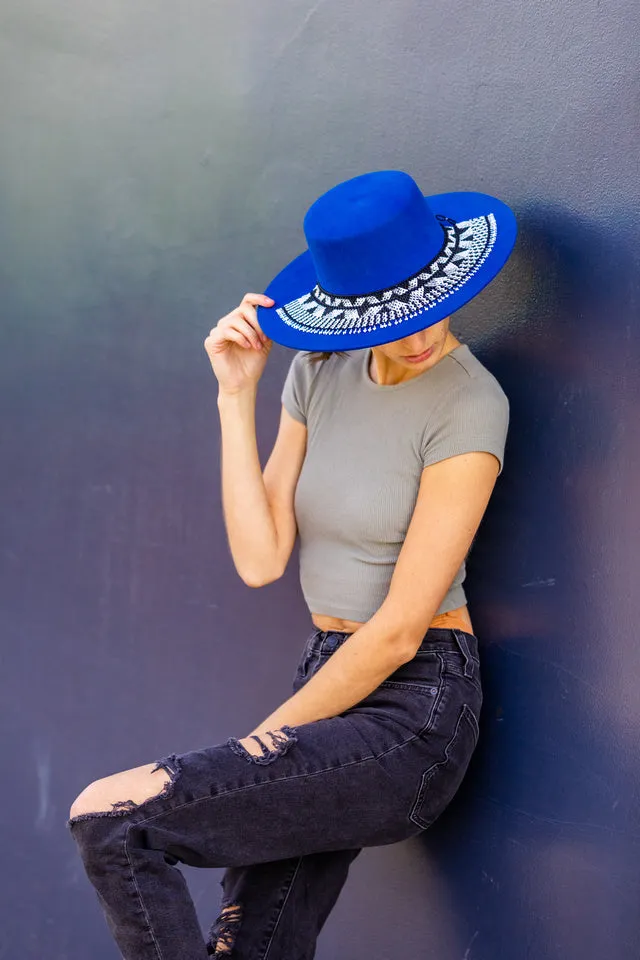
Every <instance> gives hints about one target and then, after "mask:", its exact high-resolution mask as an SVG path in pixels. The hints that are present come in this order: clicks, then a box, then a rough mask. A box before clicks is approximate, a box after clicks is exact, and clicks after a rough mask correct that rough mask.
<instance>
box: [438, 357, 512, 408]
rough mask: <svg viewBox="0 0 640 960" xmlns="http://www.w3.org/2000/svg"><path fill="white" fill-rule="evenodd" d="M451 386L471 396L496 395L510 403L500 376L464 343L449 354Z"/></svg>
mask: <svg viewBox="0 0 640 960" xmlns="http://www.w3.org/2000/svg"><path fill="white" fill-rule="evenodd" d="M447 359H449V360H450V361H451V363H450V364H449V365H448V371H449V372H450V380H451V386H452V387H453V388H454V389H457V390H459V391H460V392H462V393H465V394H467V395H468V396H469V397H480V396H488V397H490V396H494V397H495V398H496V399H497V400H502V401H503V402H506V403H507V404H508V398H507V395H506V393H505V392H504V390H503V388H502V385H501V383H500V381H499V380H498V378H497V377H496V376H495V375H494V374H493V373H492V372H491V371H490V370H489V369H488V367H486V366H485V364H484V363H482V361H481V360H480V359H479V357H477V356H476V354H475V353H473V351H472V350H471V348H470V347H469V345H468V344H466V343H463V344H461V346H459V347H456V349H455V350H452V351H451V353H449V354H447Z"/></svg>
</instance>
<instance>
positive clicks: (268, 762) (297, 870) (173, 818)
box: [68, 628, 482, 960]
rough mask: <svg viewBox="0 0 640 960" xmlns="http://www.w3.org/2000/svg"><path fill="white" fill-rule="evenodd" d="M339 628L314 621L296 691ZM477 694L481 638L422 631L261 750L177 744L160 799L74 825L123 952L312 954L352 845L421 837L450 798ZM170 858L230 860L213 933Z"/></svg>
mask: <svg viewBox="0 0 640 960" xmlns="http://www.w3.org/2000/svg"><path fill="white" fill-rule="evenodd" d="M347 636H348V634H345V633H335V632H322V631H320V630H318V629H317V628H314V630H313V631H312V633H311V634H310V636H309V637H308V639H307V641H306V644H305V647H304V650H303V653H302V656H301V659H300V662H299V665H298V670H297V673H296V676H295V680H294V690H297V689H299V688H300V687H301V686H302V685H303V684H304V683H305V682H306V681H307V680H308V679H309V677H311V676H312V675H313V673H314V672H315V671H316V670H318V669H319V668H320V667H321V666H322V664H323V663H325V662H326V660H327V659H328V657H330V656H331V654H332V653H333V651H334V650H335V649H336V648H337V647H338V646H339V645H340V644H341V643H343V642H344V640H345V639H346V638H347ZM481 703H482V690H481V685H480V671H479V661H478V647H477V641H476V638H475V637H474V636H472V635H471V634H469V633H465V632H463V631H461V630H457V629H441V628H439V629H430V630H428V631H427V633H426V634H425V637H424V639H423V641H422V644H421V646H420V649H419V650H418V652H417V654H416V656H415V657H414V659H413V660H411V661H410V662H409V663H407V664H404V665H403V666H402V667H400V668H399V669H398V670H396V672H395V673H393V674H392V675H391V676H390V677H389V678H388V679H387V680H385V681H384V683H382V684H380V686H379V687H378V688H377V689H376V690H374V691H373V693H371V694H370V695H369V696H368V697H366V698H365V699H364V700H362V701H360V703H358V704H356V705H355V706H353V707H351V709H349V710H346V711H345V712H344V713H342V714H340V715H339V716H337V717H332V718H330V719H327V720H318V721H316V722H314V723H307V724H304V725H302V726H299V727H297V728H296V729H290V728H285V729H284V733H283V734H282V735H281V736H279V737H277V738H276V740H275V742H273V743H272V744H270V745H269V749H266V747H265V748H264V749H263V753H262V755H261V756H257V757H254V756H252V755H251V754H249V753H248V752H247V751H246V750H244V748H243V746H242V744H241V743H240V742H239V741H238V740H235V739H231V740H229V741H228V742H227V743H222V744H217V745H215V746H205V747H201V748H199V749H196V750H191V751H189V752H188V753H182V754H175V753H174V754H171V755H170V756H168V757H165V758H164V759H162V760H160V761H159V762H158V764H157V768H164V769H166V770H167V772H168V774H169V777H170V779H169V781H168V782H167V785H166V787H165V790H164V791H163V792H162V793H161V794H159V795H158V796H155V797H152V798H151V799H149V800H146V801H145V802H144V803H141V804H139V805H137V806H136V805H135V804H133V803H132V802H127V801H124V802H122V803H118V804H115V805H114V807H113V809H112V810H109V811H106V812H98V813H91V814H81V815H80V816H77V817H74V818H72V819H71V820H69V821H68V826H69V828H70V830H71V834H72V836H73V838H74V839H75V840H76V842H77V844H78V847H79V849H80V853H81V855H82V859H83V862H84V866H85V870H86V873H87V876H88V877H89V879H90V881H91V883H92V884H93V886H94V888H95V890H96V893H97V896H98V900H99V902H100V905H101V907H102V909H103V911H104V914H105V917H106V921H107V924H108V926H109V929H110V931H111V933H112V935H113V937H114V939H115V941H116V943H117V945H118V947H119V949H120V951H121V953H122V956H123V958H124V960H207V958H209V957H210V956H212V955H214V954H215V955H217V956H221V957H229V958H233V960H311V958H312V957H313V956H314V953H315V945H316V938H317V935H318V933H319V931H320V929H321V927H322V925H323V923H324V921H325V920H326V918H327V916H328V914H329V912H330V910H331V908H332V907H333V905H334V903H335V901H336V899H337V897H338V894H339V892H340V890H341V888H342V885H343V884H344V882H345V880H346V877H347V872H348V869H349V864H350V863H351V861H352V860H353V859H354V857H356V856H357V854H358V853H359V851H360V849H361V848H362V847H367V846H376V845H379V844H386V843H394V842H396V841H398V840H404V839H406V838H407V837H410V836H412V835H414V834H416V833H419V832H420V831H422V830H424V829H425V828H427V827H428V826H429V825H430V824H431V823H433V821H434V820H435V819H436V817H437V816H438V815H439V814H440V813H441V812H442V810H444V808H445V807H446V806H447V804H448V803H449V801H450V800H451V798H452V796H453V795H454V793H455V792H456V790H457V789H458V786H459V785H460V783H461V781H462V778H463V776H464V774H465V771H466V769H467V765H468V763H469V760H470V758H471V754H472V753H473V750H474V748H475V745H476V742H477V739H478V716H479V712H480V706H481ZM179 863H186V864H189V865H191V866H195V867H226V868H227V870H226V872H225V874H224V878H223V881H222V884H223V890H224V897H223V900H222V906H223V909H222V912H221V916H220V917H219V918H218V920H217V921H216V923H214V924H213V925H212V927H211V929H210V931H209V933H208V936H207V937H206V939H205V937H204V936H203V933H202V931H201V928H200V925H199V922H198V919H197V916H196V912H195V908H194V905H193V901H192V899H191V897H190V895H189V891H188V888H187V884H186V882H185V879H184V876H183V874H182V871H181V870H180V869H179V867H178V866H177V864H179Z"/></svg>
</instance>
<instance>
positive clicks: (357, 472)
mask: <svg viewBox="0 0 640 960" xmlns="http://www.w3.org/2000/svg"><path fill="white" fill-rule="evenodd" d="M370 356H371V348H364V349H361V350H355V351H350V352H349V353H348V354H347V356H346V357H341V356H338V355H337V354H332V355H331V356H330V357H329V358H328V359H327V360H325V361H319V362H316V363H311V362H310V361H309V360H308V359H307V352H306V351H302V350H299V351H297V352H296V354H295V356H294V357H293V359H292V361H291V365H290V367H289V371H288V373H287V376H286V379H285V382H284V386H283V390H282V403H283V405H284V407H285V409H286V410H287V411H288V413H289V414H291V416H292V417H294V418H295V419H296V420H298V421H299V422H300V423H303V424H305V425H306V427H307V450H306V455H305V458H304V461H303V464H302V469H301V472H300V476H299V479H298V484H297V487H296V491H295V497H294V510H295V517H296V522H297V526H298V534H299V537H300V552H299V557H300V585H301V587H302V593H303V596H304V599H305V602H306V604H307V606H308V608H309V611H310V612H311V613H317V614H324V615H326V616H334V617H341V618H346V619H348V620H356V621H358V622H365V621H367V620H369V619H370V618H371V617H372V616H373V614H374V613H375V612H376V610H377V609H378V608H379V607H380V605H381V604H382V602H383V601H384V599H385V597H386V595H387V592H388V590H389V584H390V582H391V577H392V575H393V570H394V567H395V563H396V560H397V559H398V555H399V553H400V549H401V547H402V544H403V541H404V538H405V535H406V532H407V529H408V526H409V522H410V520H411V515H412V513H413V508H414V506H415V503H416V500H417V496H418V489H419V485H420V477H421V473H422V470H423V468H424V467H425V466H428V465H429V464H432V463H436V462H437V461H439V460H444V459H446V458H447V457H451V456H455V455H456V454H461V453H468V452H471V451H473V450H486V451H489V452H490V453H492V454H494V455H495V456H496V457H497V458H498V460H499V462H500V472H502V464H503V456H504V448H505V442H506V437H507V429H508V423H509V402H508V399H507V397H506V394H505V393H504V391H503V390H502V387H501V386H500V384H499V383H498V381H497V380H496V378H495V377H494V376H493V374H492V373H491V372H490V371H489V370H487V368H486V367H485V366H484V365H483V364H482V363H481V362H480V361H479V360H478V358H477V357H476V356H475V355H474V354H473V353H472V352H471V350H470V349H469V347H468V346H467V345H466V344H462V345H461V346H459V347H456V348H455V349H454V350H452V351H451V352H450V353H448V354H446V355H445V356H444V357H442V359H441V360H439V361H438V363H436V364H435V365H434V366H432V367H430V368H429V369H428V370H425V371H423V372H422V373H421V374H418V375H417V376H415V377H413V378H412V379H410V380H405V381H403V382H402V383H397V384H387V385H385V384H378V383H375V382H374V381H373V380H372V379H371V377H370V375H369V364H370ZM465 573H466V570H465V564H464V563H463V564H462V566H461V567H460V569H459V570H458V572H457V573H456V576H455V577H454V579H453V582H452V584H451V586H450V588H449V591H448V592H447V594H446V596H445V598H444V600H443V601H442V603H441V604H440V607H439V608H438V610H437V611H436V615H437V614H440V613H445V612H446V611H448V610H453V609H455V608H456V607H460V606H462V605H463V604H465V603H466V595H465V592H464V589H463V586H462V583H463V581H464V578H465Z"/></svg>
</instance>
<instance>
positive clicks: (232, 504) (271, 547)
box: [204, 293, 307, 587]
mask: <svg viewBox="0 0 640 960" xmlns="http://www.w3.org/2000/svg"><path fill="white" fill-rule="evenodd" d="M273 302H274V301H273V299H272V298H271V297H267V296H265V295H264V294H261V293H246V294H245V295H244V297H243V298H242V301H241V303H240V304H239V306H237V307H236V308H235V309H234V310H232V311H231V312H230V313H228V314H226V315H225V316H224V317H222V318H221V319H220V320H219V321H218V323H217V324H216V326H215V327H213V329H212V330H211V331H210V333H209V335H208V337H207V338H206V340H205V342H204V346H205V350H206V351H207V355H208V357H209V359H210V361H211V366H212V368H213V372H214V374H215V376H216V378H217V380H218V386H219V392H218V411H219V413H220V425H221V430H222V444H221V472H222V503H223V514H224V521H225V524H226V529H227V537H228V541H229V547H230V549H231V555H232V557H233V561H234V564H235V566H236V570H237V571H238V573H239V574H240V576H241V577H242V579H243V580H244V582H245V583H246V584H248V585H249V586H251V587H259V586H262V585H263V584H265V583H270V582H271V581H272V580H276V579H277V578H278V577H279V576H281V575H282V573H283V572H284V569H285V567H286V565H287V561H288V559H289V556H290V554H291V551H292V549H293V544H294V542H295V536H296V532H297V531H296V523H295V516H294V511H293V496H294V492H295V488H296V484H297V480H298V474H299V473H300V469H301V466H302V462H303V460H304V455H305V450H306V442H307V441H306V435H307V431H306V427H305V426H304V425H303V424H301V423H298V422H297V421H296V420H294V419H293V418H292V417H291V416H289V414H288V413H286V411H285V410H283V411H282V415H281V418H280V428H279V430H278V436H277V438H276V442H275V444H274V448H273V451H272V453H271V456H270V457H269V460H268V462H267V465H266V467H265V469H264V473H263V471H262V470H261V467H260V459H259V455H258V445H257V441H256V423H255V414H256V397H257V391H258V381H259V380H260V377H261V376H262V373H263V371H264V368H265V365H266V362H267V358H268V356H269V353H270V351H271V347H272V346H273V342H272V341H271V340H269V338H268V337H267V336H265V334H264V333H263V332H262V330H261V329H260V325H259V323H258V320H257V313H256V306H259V305H262V306H271V305H272V304H273Z"/></svg>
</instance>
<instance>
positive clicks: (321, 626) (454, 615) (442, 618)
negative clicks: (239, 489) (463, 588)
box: [311, 604, 473, 633]
mask: <svg viewBox="0 0 640 960" xmlns="http://www.w3.org/2000/svg"><path fill="white" fill-rule="evenodd" d="M311 620H312V622H313V624H314V625H315V626H316V627H317V628H318V630H323V631H332V630H335V631H336V632H337V633H355V631H356V630H358V629H359V628H360V627H362V626H364V624H363V623H358V621H357V620H342V619H341V618H340V617H328V616H325V615H324V614H322V613H312V614H311ZM432 627H441V628H443V627H444V629H445V630H447V629H448V630H451V629H458V630H464V631H465V632H466V633H473V627H472V625H471V617H470V616H469V610H468V607H467V605H466V604H465V605H464V606H463V607H456V609H455V610H447V612H446V613H440V614H438V615H437V616H436V617H434V618H433V620H432V621H431V623H430V624H429V628H430V629H431V628H432Z"/></svg>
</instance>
